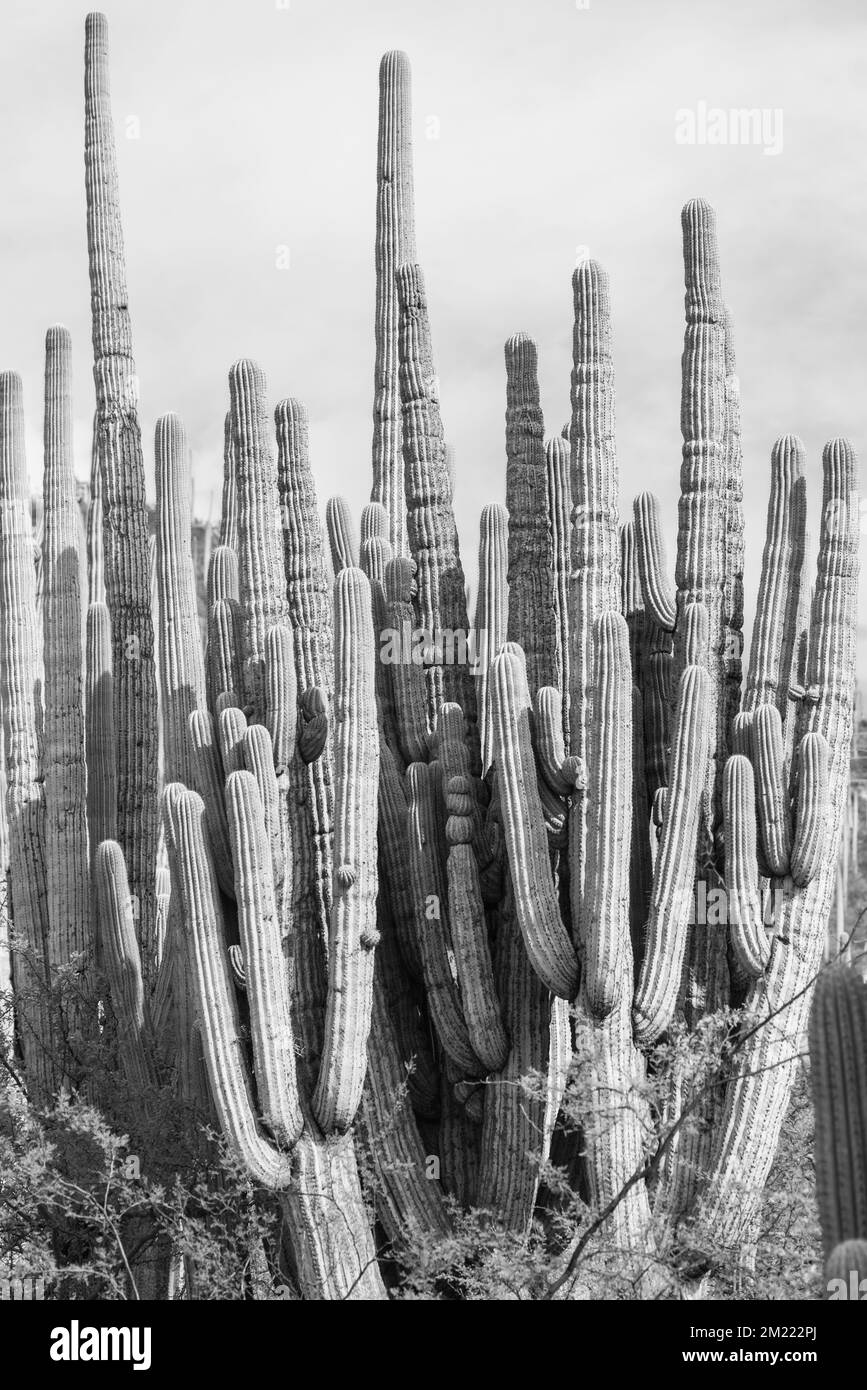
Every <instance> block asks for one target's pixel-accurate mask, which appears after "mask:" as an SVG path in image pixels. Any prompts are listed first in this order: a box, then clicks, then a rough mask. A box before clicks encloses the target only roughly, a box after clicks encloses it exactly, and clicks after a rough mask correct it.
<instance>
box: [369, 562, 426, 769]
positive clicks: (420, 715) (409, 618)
mask: <svg viewBox="0 0 867 1390" xmlns="http://www.w3.org/2000/svg"><path fill="white" fill-rule="evenodd" d="M385 582H386V616H387V619H388V627H389V630H390V632H391V633H392V634H395V637H394V640H395V641H396V642H397V643H398V651H397V652H396V653H391V654H390V656H392V657H396V659H393V660H389V663H388V665H389V669H390V672H391V690H392V699H393V704H394V711H395V719H396V725H397V737H398V745H399V748H400V752H401V754H402V756H403V759H404V761H405V762H406V763H407V764H409V763H415V762H426V761H427V757H428V750H429V739H428V716H427V691H426V686H425V676H424V672H423V670H422V668H421V665H420V663H419V662H417V661H414V660H413V659H412V651H413V647H412V634H413V631H414V629H415V614H414V611H413V606H412V601H411V596H412V587H413V579H412V561H411V560H407V559H403V558H398V559H394V560H390V561H389V563H388V564H387V565H386V570H385ZM385 655H386V653H385V651H384V650H383V651H382V652H381V653H380V660H381V661H382V660H384V658H385Z"/></svg>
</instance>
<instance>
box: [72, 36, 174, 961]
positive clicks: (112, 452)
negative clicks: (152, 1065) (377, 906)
mask: <svg viewBox="0 0 867 1390" xmlns="http://www.w3.org/2000/svg"><path fill="white" fill-rule="evenodd" d="M85 34H86V37H85V52H84V95H85V142H84V168H85V187H86V190H87V246H88V255H89V269H90V302H91V316H92V320H93V379H94V383H95V386H96V412H97V420H98V434H97V451H98V454H99V460H100V473H101V479H102V505H103V540H104V551H105V587H106V596H107V602H108V608H109V612H110V613H111V626H112V669H113V677H114V680H113V690H114V709H115V714H114V724H115V737H116V740H117V836H118V840H119V842H120V844H121V846H122V847H123V852H124V856H125V858H126V864H127V870H128V872H129V881H130V888H131V890H132V893H133V895H134V897H135V898H136V899H137V900H138V904H139V914H138V931H139V940H140V941H141V943H142V945H143V947H144V960H143V965H144V970H145V975H146V976H147V977H148V978H149V977H150V974H151V972H152V965H153V962H152V960H151V956H152V950H153V933H154V921H155V910H156V908H155V903H154V894H153V872H154V864H155V862H156V834H157V750H158V739H157V686H156V670H155V665H154V631H153V623H152V620H151V606H150V593H149V565H148V543H147V537H148V523H147V508H146V505H145V476H144V460H143V458H142V447H141V430H140V428H139V422H138V377H137V376H136V370H135V363H134V361H133V356H132V335H131V329H130V318H129V308H128V304H129V296H128V293H127V287H126V271H125V265H124V250H123V235H122V232H121V223H120V207H119V202H118V186H117V162H116V157H115V149H114V133H113V129H112V119H111V99H110V94H109V81H108V26H107V25H106V21H105V17H104V15H101V14H90V15H88V17H87V24H86V30H85Z"/></svg>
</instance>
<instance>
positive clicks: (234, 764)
mask: <svg viewBox="0 0 867 1390" xmlns="http://www.w3.org/2000/svg"><path fill="white" fill-rule="evenodd" d="M246 732H247V719H246V716H245V715H244V712H243V710H240V709H238V708H237V707H236V706H235V705H226V706H225V707H224V708H223V709H221V710H220V713H219V715H218V717H217V734H218V738H219V743H220V757H221V759H222V763H223V773H224V775H225V776H226V777H228V776H229V773H230V772H241V771H243V768H244V735H245V734H246Z"/></svg>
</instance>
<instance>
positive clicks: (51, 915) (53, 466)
mask: <svg viewBox="0 0 867 1390" xmlns="http://www.w3.org/2000/svg"><path fill="white" fill-rule="evenodd" d="M71 355H72V342H71V339H70V336H69V333H68V331H67V330H66V329H65V328H60V327H57V328H49V330H48V333H47V335H46V339H45V475H44V483H43V493H44V499H45V513H44V539H43V543H42V553H43V571H44V596H43V603H42V620H43V645H44V652H45V690H44V711H45V712H44V717H43V737H42V744H43V746H42V775H43V781H44V787H45V891H46V904H45V906H46V912H47V914H48V921H49V923H50V931H49V938H48V942H49V962H50V964H51V966H52V967H57V966H60V965H66V964H68V963H70V962H71V961H72V960H74V959H76V958H77V959H78V963H79V968H80V969H81V970H83V971H84V972H87V971H88V970H89V969H90V967H91V966H92V964H93V956H94V949H93V933H92V917H91V909H90V884H89V873H90V866H89V858H88V840H87V768H86V764H85V752H86V749H85V739H84V706H83V691H82V651H81V593H80V587H79V584H80V573H81V565H80V559H79V545H80V539H81V528H80V525H79V520H78V504H77V502H76V497H75V475H74V473H73V459H72V379H71V377H72V373H71V361H70V359H71Z"/></svg>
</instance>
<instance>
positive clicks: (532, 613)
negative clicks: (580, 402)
mask: <svg viewBox="0 0 867 1390" xmlns="http://www.w3.org/2000/svg"><path fill="white" fill-rule="evenodd" d="M505 354H506V508H507V510H508V513H509V574H508V582H509V626H508V634H507V635H508V639H509V641H511V642H517V643H519V645H520V646H521V647H522V648H523V650H524V657H525V660H526V665H527V683H528V685H529V689H530V699H531V700H534V699H535V697H536V691H537V690H538V689H539V687H540V686H542V685H555V684H556V682H557V675H558V673H557V664H556V655H557V613H556V599H555V594H554V546H553V540H552V535H551V525H550V521H549V517H548V471H547V464H546V460H545V445H544V434H545V427H544V422H543V420H542V407H541V405H540V404H539V377H538V355H537V349H536V344H535V343H534V342H533V339H532V338H529V337H528V336H527V334H526V333H517V334H516V335H515V336H514V337H512V338H509V339H508V340H507V342H506V348H505Z"/></svg>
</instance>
